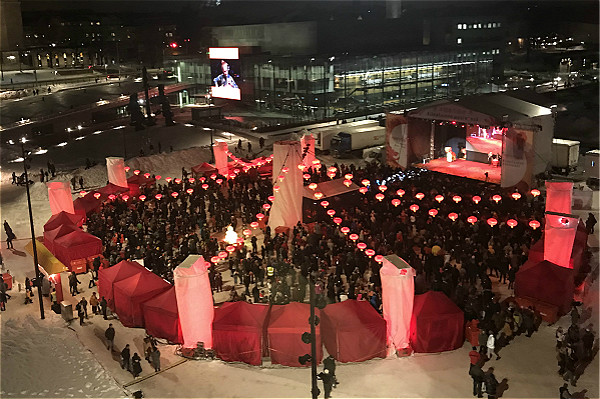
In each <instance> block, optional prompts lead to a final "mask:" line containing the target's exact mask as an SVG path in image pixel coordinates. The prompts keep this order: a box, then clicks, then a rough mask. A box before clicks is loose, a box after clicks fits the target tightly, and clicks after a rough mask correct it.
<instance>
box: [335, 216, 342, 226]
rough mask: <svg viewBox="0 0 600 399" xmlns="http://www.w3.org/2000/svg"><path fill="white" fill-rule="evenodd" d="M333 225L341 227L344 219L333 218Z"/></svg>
mask: <svg viewBox="0 0 600 399" xmlns="http://www.w3.org/2000/svg"><path fill="white" fill-rule="evenodd" d="M333 223H335V224H337V225H338V226H339V225H340V224H342V218H333Z"/></svg>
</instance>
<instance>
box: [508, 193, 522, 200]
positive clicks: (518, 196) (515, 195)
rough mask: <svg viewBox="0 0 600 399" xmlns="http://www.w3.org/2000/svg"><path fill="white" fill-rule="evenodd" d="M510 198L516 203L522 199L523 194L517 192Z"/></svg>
mask: <svg viewBox="0 0 600 399" xmlns="http://www.w3.org/2000/svg"><path fill="white" fill-rule="evenodd" d="M510 196H511V197H513V199H514V200H515V201H516V200H518V199H520V198H521V194H520V193H517V192H514V193H512V194H511V195H510Z"/></svg>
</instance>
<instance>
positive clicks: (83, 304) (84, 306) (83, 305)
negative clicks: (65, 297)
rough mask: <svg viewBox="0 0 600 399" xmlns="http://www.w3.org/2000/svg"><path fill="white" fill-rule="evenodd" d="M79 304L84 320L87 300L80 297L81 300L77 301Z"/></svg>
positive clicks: (86, 316) (86, 315)
mask: <svg viewBox="0 0 600 399" xmlns="http://www.w3.org/2000/svg"><path fill="white" fill-rule="evenodd" d="M79 304H80V305H81V308H82V309H83V312H84V314H85V318H86V319H87V318H88V313H87V305H88V302H87V300H86V299H85V297H82V298H81V300H80V301H79Z"/></svg>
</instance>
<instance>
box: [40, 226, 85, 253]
mask: <svg viewBox="0 0 600 399" xmlns="http://www.w3.org/2000/svg"><path fill="white" fill-rule="evenodd" d="M76 230H81V229H80V228H79V227H77V226H75V225H72V224H63V225H61V226H58V227H57V228H55V229H52V230H47V231H44V245H45V246H46V248H48V250H49V251H50V252H54V251H55V249H54V241H55V240H56V239H58V238H60V237H62V236H64V235H65V234H69V233H72V232H73V231H76Z"/></svg>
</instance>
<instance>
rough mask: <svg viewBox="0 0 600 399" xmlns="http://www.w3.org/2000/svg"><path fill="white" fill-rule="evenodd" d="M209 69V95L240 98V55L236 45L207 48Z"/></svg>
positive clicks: (233, 98)
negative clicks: (210, 79)
mask: <svg viewBox="0 0 600 399" xmlns="http://www.w3.org/2000/svg"><path fill="white" fill-rule="evenodd" d="M209 58H210V69H211V77H212V87H211V90H210V93H211V96H213V97H218V98H227V99H230V100H241V99H242V93H241V91H240V88H239V84H240V83H241V81H242V78H241V76H240V71H241V68H240V56H239V49H238V48H237V47H212V48H210V49H209Z"/></svg>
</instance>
